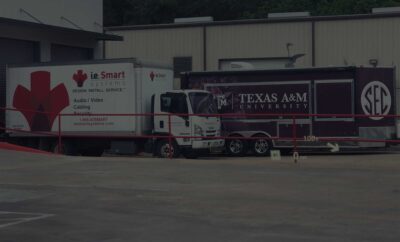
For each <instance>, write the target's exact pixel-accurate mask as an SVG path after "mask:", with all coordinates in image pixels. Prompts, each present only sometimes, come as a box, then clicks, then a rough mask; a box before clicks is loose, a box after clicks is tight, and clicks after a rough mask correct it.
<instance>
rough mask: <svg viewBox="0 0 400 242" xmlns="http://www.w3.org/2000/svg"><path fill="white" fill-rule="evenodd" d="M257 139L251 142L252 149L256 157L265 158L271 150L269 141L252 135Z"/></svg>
mask: <svg viewBox="0 0 400 242" xmlns="http://www.w3.org/2000/svg"><path fill="white" fill-rule="evenodd" d="M253 137H254V138H255V137H258V139H256V140H253V141H252V144H251V146H252V149H253V152H254V154H255V155H256V156H267V155H268V154H269V151H270V150H271V148H272V143H271V140H270V139H268V137H267V136H265V135H254V136H253Z"/></svg>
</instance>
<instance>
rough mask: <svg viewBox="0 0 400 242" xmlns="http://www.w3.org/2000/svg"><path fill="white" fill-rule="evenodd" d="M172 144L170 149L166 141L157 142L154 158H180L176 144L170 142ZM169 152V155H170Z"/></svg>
mask: <svg viewBox="0 0 400 242" xmlns="http://www.w3.org/2000/svg"><path fill="white" fill-rule="evenodd" d="M171 144H172V149H170V144H169V140H168V139H162V140H160V141H158V142H157V147H156V156H158V157H160V158H169V157H172V158H177V157H179V156H180V154H181V153H180V150H179V146H178V145H177V144H176V142H175V141H174V140H173V141H172V142H171ZM170 152H171V155H170Z"/></svg>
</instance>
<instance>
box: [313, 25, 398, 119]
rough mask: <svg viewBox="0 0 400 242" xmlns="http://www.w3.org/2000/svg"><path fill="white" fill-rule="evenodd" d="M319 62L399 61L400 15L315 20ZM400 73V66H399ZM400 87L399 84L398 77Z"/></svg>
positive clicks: (387, 63) (388, 63)
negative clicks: (378, 17) (376, 17)
mask: <svg viewBox="0 0 400 242" xmlns="http://www.w3.org/2000/svg"><path fill="white" fill-rule="evenodd" d="M315 30H316V41H315V43H316V46H315V52H316V65H317V66H338V65H356V66H360V65H363V66H371V65H370V64H369V60H370V59H377V60H378V65H379V66H396V67H398V66H399V64H400V18H398V17H397V18H381V19H364V20H341V21H320V22H317V23H316V28H315ZM396 76H397V77H400V68H397V73H396ZM397 87H400V82H399V78H397ZM396 91H397V97H398V98H397V110H398V113H400V102H399V101H400V98H399V97H400V89H397V90H396Z"/></svg>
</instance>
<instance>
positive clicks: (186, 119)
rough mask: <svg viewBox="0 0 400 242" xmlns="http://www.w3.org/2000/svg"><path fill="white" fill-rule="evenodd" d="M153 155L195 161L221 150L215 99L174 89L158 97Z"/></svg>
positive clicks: (206, 95)
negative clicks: (207, 153)
mask: <svg viewBox="0 0 400 242" xmlns="http://www.w3.org/2000/svg"><path fill="white" fill-rule="evenodd" d="M152 107H153V110H152V111H153V113H154V118H153V127H154V128H153V136H157V138H155V139H154V142H153V143H154V147H153V153H154V154H155V155H156V156H159V157H169V156H171V157H178V156H179V155H180V154H183V155H184V156H185V157H188V158H195V157H197V155H199V154H200V153H203V152H209V151H210V150H213V149H216V150H218V149H222V148H223V147H224V140H223V139H221V138H219V137H220V136H221V133H220V132H221V120H220V117H218V116H217V110H218V109H217V104H216V100H215V98H214V96H213V95H212V94H211V93H210V92H208V91H202V90H174V91H168V92H164V93H160V94H155V95H154V96H153V100H152Z"/></svg>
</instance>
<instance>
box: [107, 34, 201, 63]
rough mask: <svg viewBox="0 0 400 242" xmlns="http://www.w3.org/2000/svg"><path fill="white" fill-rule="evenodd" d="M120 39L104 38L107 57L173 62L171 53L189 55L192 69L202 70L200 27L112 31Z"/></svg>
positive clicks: (178, 55) (177, 55) (175, 55)
mask: <svg viewBox="0 0 400 242" xmlns="http://www.w3.org/2000/svg"><path fill="white" fill-rule="evenodd" d="M113 33H114V34H116V35H121V36H123V37H124V41H122V42H107V44H106V57H107V58H131V57H134V58H139V59H145V60H150V61H159V62H164V63H167V64H170V65H171V66H172V64H173V57H183V56H185V57H186V56H192V57H193V70H196V71H200V70H203V29H202V28H201V27H198V28H180V29H161V30H160V29H149V30H137V31H113Z"/></svg>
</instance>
